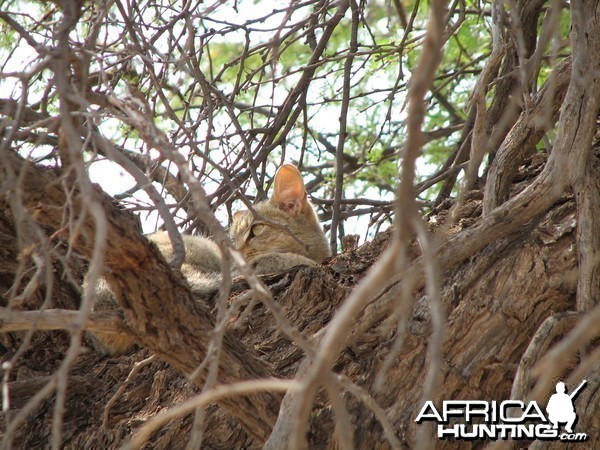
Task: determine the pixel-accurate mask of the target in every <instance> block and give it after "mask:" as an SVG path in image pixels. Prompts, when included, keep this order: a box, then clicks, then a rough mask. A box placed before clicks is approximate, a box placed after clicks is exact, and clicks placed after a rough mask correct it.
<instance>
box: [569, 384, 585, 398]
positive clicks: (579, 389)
mask: <svg viewBox="0 0 600 450" xmlns="http://www.w3.org/2000/svg"><path fill="white" fill-rule="evenodd" d="M586 383H587V380H583V381H582V382H581V384H580V385H579V386H577V389H575V390H574V391H573V392H572V393H570V394H569V397H570V398H571V400H573V399H574V398H575V396H576V395H577V394H579V391H581V389H582V388H583V386H585V384H586Z"/></svg>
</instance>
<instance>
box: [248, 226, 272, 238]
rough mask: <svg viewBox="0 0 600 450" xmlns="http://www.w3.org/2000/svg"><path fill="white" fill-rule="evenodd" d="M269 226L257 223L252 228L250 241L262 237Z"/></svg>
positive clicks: (249, 234)
mask: <svg viewBox="0 0 600 450" xmlns="http://www.w3.org/2000/svg"><path fill="white" fill-rule="evenodd" d="M266 229H267V226H266V225H265V224H263V223H255V224H254V225H252V226H251V227H250V232H249V233H248V239H252V238H254V237H256V236H260V235H261V234H262V233H263V232H264V231H265V230H266Z"/></svg>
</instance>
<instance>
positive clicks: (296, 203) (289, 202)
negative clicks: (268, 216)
mask: <svg viewBox="0 0 600 450" xmlns="http://www.w3.org/2000/svg"><path fill="white" fill-rule="evenodd" d="M273 201H274V203H275V204H276V205H277V206H278V207H279V209H281V210H283V211H287V212H291V213H300V212H302V210H303V209H304V204H305V203H306V191H305V189H304V181H303V180H302V176H301V175H300V172H299V171H298V169H296V168H295V167H294V166H292V165H290V164H284V165H283V166H281V167H280V168H279V170H278V171H277V174H276V175H275V191H274V192H273Z"/></svg>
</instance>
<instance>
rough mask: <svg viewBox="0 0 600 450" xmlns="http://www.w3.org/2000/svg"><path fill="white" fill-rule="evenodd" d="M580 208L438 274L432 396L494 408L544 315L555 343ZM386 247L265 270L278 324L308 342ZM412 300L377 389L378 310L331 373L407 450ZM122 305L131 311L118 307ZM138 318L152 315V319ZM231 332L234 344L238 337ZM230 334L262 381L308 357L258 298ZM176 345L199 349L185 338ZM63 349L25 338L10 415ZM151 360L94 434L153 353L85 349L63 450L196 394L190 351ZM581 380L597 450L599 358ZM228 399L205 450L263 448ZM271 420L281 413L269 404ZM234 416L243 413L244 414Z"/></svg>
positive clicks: (423, 332) (367, 427) (413, 400)
mask: <svg viewBox="0 0 600 450" xmlns="http://www.w3.org/2000/svg"><path fill="white" fill-rule="evenodd" d="M538 164H539V161H538ZM537 171H538V167H535V166H533V167H531V169H530V172H529V173H530V174H535V173H537ZM529 179H530V178H528V177H527V176H525V180H524V181H523V182H521V183H520V184H518V185H515V187H514V189H515V190H519V189H522V188H523V187H524V186H525V185H526V184H527V181H528V180H529ZM481 208H482V196H481V195H473V196H472V197H471V198H470V199H469V200H468V202H467V203H466V204H465V205H464V206H463V209H462V211H461V214H460V217H461V221H460V222H459V224H458V225H457V226H456V227H455V228H453V229H451V230H449V231H445V229H444V227H443V226H442V224H443V223H444V222H445V218H446V216H447V211H446V210H444V211H441V212H439V214H438V215H437V216H436V220H437V223H438V225H437V226H436V227H435V228H434V229H433V231H434V233H437V234H438V235H439V236H440V238H441V237H442V236H444V238H447V237H448V235H454V234H457V233H460V232H461V231H462V230H465V229H468V228H471V227H473V226H475V225H477V222H478V221H480V220H481V219H480V218H479V217H480V215H481ZM576 214H577V213H576V208H575V202H574V199H573V197H570V196H567V197H564V198H563V199H562V200H561V201H559V202H558V203H557V204H556V205H555V206H554V207H553V208H551V209H550V210H549V211H548V212H547V213H546V214H544V215H543V216H541V217H540V218H538V219H536V220H534V221H531V222H529V223H527V224H526V225H524V226H522V227H520V229H519V230H518V231H517V232H515V233H513V234H512V235H510V236H509V237H508V238H505V239H502V240H498V241H495V242H493V243H491V244H489V245H487V246H486V247H485V248H484V249H483V250H482V251H480V252H478V253H477V254H476V255H474V256H473V257H472V258H471V259H469V260H468V261H467V262H466V263H465V264H462V265H460V266H458V267H457V268H456V269H454V270H451V271H448V272H447V273H446V274H445V277H444V295H443V304H444V308H445V310H446V313H447V316H448V318H449V320H448V327H447V330H446V337H445V340H444V347H443V349H444V350H443V355H444V370H443V373H442V374H441V375H442V380H443V381H442V393H441V398H446V399H467V398H471V399H482V400H485V399H487V400H496V401H500V400H502V399H508V398H510V396H511V389H512V386H513V382H514V380H515V376H516V373H517V368H518V367H519V365H520V363H521V362H522V361H521V360H522V358H523V356H524V354H525V353H526V351H527V349H528V347H529V345H530V343H531V339H532V337H533V336H534V335H535V334H536V332H537V331H538V328H540V326H541V325H542V324H544V323H545V321H547V320H548V319H551V318H553V317H560V316H561V314H564V313H569V312H570V314H571V315H570V316H568V317H572V319H571V320H570V321H569V322H567V323H566V324H565V325H564V326H562V327H559V328H558V329H557V330H556V331H555V334H554V335H552V336H551V339H550V341H551V342H556V341H558V340H559V339H560V338H561V337H563V336H564V335H566V334H567V333H568V332H569V330H570V329H571V328H572V327H573V326H574V325H575V324H576V323H577V321H578V317H579V316H578V315H577V313H576V312H575V311H576V310H577V305H576V292H577V255H578V250H577V247H576V241H575V234H576V227H575V225H576V221H575V217H576ZM9 228H10V227H7V228H5V229H4V230H3V233H7V232H8V231H9ZM440 233H442V234H440ZM388 239H389V235H388V234H382V235H381V236H380V237H378V238H377V239H376V240H375V241H373V242H371V243H369V244H367V245H365V246H362V247H361V248H359V249H357V250H351V251H349V252H347V253H344V254H342V255H340V256H338V257H337V258H335V259H333V260H332V261H331V262H329V263H328V264H327V265H326V266H325V267H321V268H304V269H296V270H292V271H290V272H287V273H284V274H279V275H272V276H267V277H265V282H266V283H267V284H268V285H269V286H270V288H271V290H272V292H273V294H274V296H275V298H276V299H277V301H278V304H279V305H280V306H281V308H282V311H283V312H284V314H285V316H286V317H287V319H288V320H289V321H290V322H291V323H292V324H293V325H294V326H296V327H297V328H298V329H299V330H300V331H301V332H302V334H303V335H305V336H306V337H310V336H313V335H314V334H315V333H318V332H319V331H320V330H322V328H323V327H324V326H326V324H327V323H329V321H330V319H331V317H332V316H333V314H334V313H335V311H336V309H337V307H338V306H339V305H340V304H341V302H342V301H343V300H344V298H345V297H346V296H347V295H348V293H349V292H350V291H351V289H352V288H353V287H354V286H355V285H356V283H357V282H358V281H359V280H360V279H361V278H362V277H363V275H364V274H365V272H366V270H368V268H369V267H370V266H371V264H372V263H373V261H374V260H375V259H376V258H377V256H378V255H379V254H381V252H382V251H383V250H384V249H385V246H386V243H387V241H388ZM4 286H6V285H4ZM416 294H417V298H418V300H417V302H416V304H415V307H414V309H413V310H412V312H411V316H410V320H409V323H408V332H407V334H406V336H405V342H404V346H403V349H402V350H401V352H400V353H399V354H398V355H397V356H396V358H395V359H394V361H395V362H394V364H392V366H391V367H390V369H389V371H388V373H387V374H386V377H385V383H384V385H383V386H384V387H383V388H382V389H379V390H378V389H375V388H374V386H373V382H374V380H375V377H376V376H377V375H378V373H379V371H380V368H381V360H382V358H383V357H384V356H385V355H386V354H387V352H388V351H389V348H390V345H391V343H392V342H393V341H394V338H395V336H396V332H397V331H396V329H395V327H394V325H393V321H390V320H391V319H389V318H386V317H387V316H384V319H383V320H379V321H377V322H375V323H372V322H369V321H370V320H372V318H373V315H372V314H370V312H369V310H367V311H366V312H365V314H364V315H363V316H362V317H361V318H360V319H359V320H358V321H357V323H356V329H357V330H360V333H358V332H357V334H356V336H355V337H354V339H353V342H352V345H350V346H348V347H347V348H346V349H345V350H344V351H343V352H342V354H341V356H340V358H339V359H338V361H337V363H336V366H335V371H336V372H339V373H341V374H344V375H345V376H346V377H347V378H348V379H349V380H352V381H353V382H354V383H355V384H357V385H359V386H361V388H362V389H363V390H364V392H366V393H368V394H369V395H370V396H371V397H372V398H373V399H374V400H375V401H376V402H377V403H378V404H379V405H380V406H381V407H382V408H383V409H384V411H385V413H386V416H387V417H388V419H389V420H390V421H391V423H392V424H393V429H394V431H395V432H396V433H397V436H398V438H399V439H400V441H401V442H402V445H403V446H405V447H406V448H410V447H412V446H413V445H414V444H415V436H416V432H417V430H418V426H417V425H416V424H415V423H414V418H415V415H416V413H417V408H418V402H419V399H420V394H421V389H422V383H423V373H424V371H425V370H426V367H427V364H428V362H427V358H426V355H427V338H428V336H429V333H430V332H431V327H430V318H429V312H428V306H427V299H426V296H425V295H423V293H416ZM239 295H242V293H240V292H236V293H234V295H233V296H232V298H231V301H237V300H238V299H240V297H239ZM71 299H72V300H73V301H74V302H75V303H74V304H76V303H77V300H76V298H73V294H71ZM246 303H247V301H246V302H245V303H244V304H246ZM124 305H127V303H125V302H124ZM373 306H376V303H374V304H373ZM167 310H168V311H169V315H170V314H171V311H173V315H172V316H171V317H177V315H178V312H177V308H171V306H169V307H166V306H165V307H164V309H163V311H167ZM146 314H147V315H148V317H150V315H151V314H153V312H146ZM207 314H210V313H207ZM162 315H165V314H164V313H163V314H162ZM175 332H176V333H183V332H181V331H177V330H176V331H175ZM231 336H234V334H233V331H232V334H231ZM235 336H236V338H239V340H238V341H236V344H235V345H236V346H237V348H243V349H245V350H244V351H245V352H246V353H249V354H251V356H252V357H253V358H255V359H257V360H262V363H261V364H262V366H263V367H266V368H268V369H267V370H268V374H270V375H276V376H279V377H292V376H293V375H294V374H295V372H296V370H297V368H298V365H299V364H300V362H301V360H302V358H303V352H302V351H301V350H300V349H299V348H298V346H297V345H296V343H294V342H293V341H292V340H290V339H288V338H286V337H285V336H283V335H282V334H281V332H280V330H279V328H278V326H277V324H276V322H275V320H274V318H273V316H272V315H271V313H270V312H269V311H268V309H267V308H266V307H265V306H264V305H262V304H258V305H256V306H254V307H253V308H252V312H251V314H250V315H249V316H248V317H247V319H246V320H245V321H244V322H243V324H242V328H241V329H239V330H237V331H235ZM153 339H157V338H156V337H154V338H153V337H149V338H148V341H147V342H153ZM186 339H188V340H189V339H191V338H190V337H187V338H186ZM232 339H233V338H232ZM18 342H19V338H18V334H17V333H8V334H5V335H4V337H3V345H4V346H5V348H6V350H7V351H9V352H10V350H11V349H12V348H15V347H16V345H17V344H18ZM140 342H141V343H143V344H145V342H146V341H145V340H144V339H143V338H140ZM156 345H157V346H163V345H168V349H170V350H171V351H177V350H175V346H174V345H170V344H168V343H165V342H164V341H160V342H159V343H158V344H156ZM184 345H194V344H192V343H189V344H188V343H187V341H186V343H185V344H184ZM228 345H229V344H228ZM67 346H68V339H67V335H66V334H65V333H64V332H40V333H37V334H36V335H35V342H34V344H33V345H32V346H31V348H30V351H29V352H28V354H27V356H26V357H25V358H22V360H21V362H20V366H19V368H18V370H16V371H15V372H14V379H13V380H11V383H10V384H9V389H10V391H11V392H12V396H11V399H12V403H11V408H12V410H14V411H17V410H18V409H19V408H20V407H21V406H22V405H23V404H25V402H26V401H27V400H28V399H29V398H31V396H32V395H34V394H35V392H36V391H37V390H38V389H39V387H40V386H41V385H43V383H44V382H45V380H46V379H47V377H48V376H50V375H51V374H52V372H53V370H54V368H55V367H56V364H57V361H58V360H59V359H60V358H61V354H62V352H64V351H65V350H66V347H67ZM196 351H197V350H196ZM543 353H545V351H544V352H541V353H540V354H536V355H535V357H534V360H535V361H537V360H538V359H539V358H540V357H541V356H542V355H543ZM157 354H158V355H159V356H160V357H161V358H162V359H164V360H165V361H169V362H171V361H176V362H175V364H173V363H171V364H170V365H167V364H165V362H161V361H156V362H153V363H151V364H150V365H148V366H147V367H144V368H143V369H142V370H141V371H140V372H139V374H138V375H137V376H136V377H134V378H133V380H132V381H131V382H130V384H129V385H128V386H127V388H126V389H125V392H124V393H123V394H122V395H121V396H120V398H119V399H118V400H117V401H116V403H114V404H113V405H112V407H111V409H110V414H109V429H108V430H103V429H102V427H101V423H102V414H103V408H104V407H105V405H106V403H107V401H108V399H109V398H110V397H111V396H112V395H113V394H114V392H115V391H116V389H117V388H118V386H119V385H120V383H122V381H123V380H124V379H125V377H126V375H127V373H128V371H129V370H130V368H131V365H132V364H133V362H135V361H140V360H142V359H144V358H145V357H147V356H148V352H147V351H146V350H144V349H139V350H136V351H132V352H130V353H129V354H127V355H124V356H121V357H116V358H111V357H107V356H104V355H100V354H98V353H96V352H95V351H93V350H92V349H90V351H88V352H86V353H84V354H82V355H81V356H80V357H79V359H78V360H77V363H76V366H75V367H74V368H73V370H72V372H71V376H70V379H69V389H68V398H67V408H66V411H67V414H66V416H65V432H64V442H65V448H98V449H100V448H117V447H118V446H119V445H121V444H123V442H124V441H126V440H127V439H128V438H129V437H131V435H132V433H133V432H135V430H136V429H138V428H139V427H140V426H142V425H143V424H144V423H145V422H146V421H147V419H148V418H149V417H151V416H153V415H155V414H156V413H157V412H159V411H161V410H162V409H163V408H165V407H169V406H174V405H177V404H179V403H181V402H182V401H183V400H185V399H186V398H189V397H190V396H192V395H193V394H194V393H196V392H197V388H195V387H194V386H193V385H192V384H190V383H189V382H188V381H187V380H186V379H185V378H184V377H183V376H182V375H181V370H177V369H179V368H180V365H181V364H184V363H185V364H187V366H190V367H192V366H193V364H192V363H193V362H194V360H193V357H194V356H193V355H194V354H195V353H194V350H193V349H190V351H189V353H188V359H187V361H186V362H184V363H179V362H178V361H177V360H176V359H175V358H172V359H171V360H168V359H167V357H166V352H165V351H164V350H162V351H160V352H157ZM179 357H181V356H179ZM535 361H534V362H535ZM576 363H577V357H574V358H572V359H571V364H570V367H574V366H575V365H576ZM178 364H179V366H178ZM186 370H188V369H186ZM565 374H566V373H565ZM586 376H587V379H588V383H589V386H588V388H586V390H585V391H584V392H583V393H582V395H581V397H580V398H579V399H578V401H577V412H578V414H579V417H580V422H579V423H578V425H577V426H578V429H580V430H585V432H587V433H588V434H589V435H590V438H591V440H590V441H588V443H586V446H587V445H589V446H590V448H592V447H594V446H597V445H600V410H599V409H598V407H599V405H600V389H598V387H599V386H600V364H596V365H595V366H594V367H592V368H591V370H590V371H589V372H588V373H587V375H586ZM534 382H535V379H534V378H533V375H531V374H529V375H528V376H527V377H526V380H525V381H524V382H522V384H523V385H525V386H528V387H531V386H532V385H533V383H534ZM344 398H345V401H346V403H347V407H348V410H349V414H350V417H351V421H352V423H353V424H354V425H355V427H356V433H355V436H354V439H355V444H356V447H357V448H364V449H371V448H390V446H389V443H388V442H387V441H386V439H385V437H384V435H383V433H382V429H381V425H380V424H379V422H378V421H377V419H376V418H375V416H374V415H373V413H372V411H371V410H370V409H369V408H368V407H367V406H366V405H365V403H364V401H362V400H364V398H363V399H362V400H359V399H357V398H356V397H355V396H353V395H350V394H346V396H345V397H344ZM236 402H237V400H236ZM52 405H53V402H52V400H48V401H46V402H45V403H43V404H42V406H41V407H40V408H38V409H37V410H36V412H35V414H34V415H32V416H31V418H30V420H28V421H27V422H26V423H25V425H24V426H23V427H22V429H20V430H19V434H18V439H17V440H16V441H15V447H17V448H40V447H44V446H45V445H47V442H48V439H49V435H50V427H51V421H52ZM236 405H237V408H238V413H237V415H236V417H235V419H233V418H231V416H230V415H229V414H226V413H225V411H228V408H227V406H228V405H226V404H225V405H223V406H225V408H224V409H221V408H219V407H217V406H214V407H211V408H209V410H208V416H207V419H206V420H207V421H206V430H207V431H206V434H205V442H204V446H203V448H223V449H225V448H247V447H254V446H256V445H257V443H258V442H259V441H256V440H254V439H253V438H252V437H251V436H249V435H248V433H247V431H245V430H244V427H242V426H240V423H244V421H246V420H249V417H250V416H251V415H252V414H255V413H253V412H252V410H250V409H249V408H248V404H247V403H236ZM271 413H272V414H273V415H275V414H276V413H277V406H276V405H275V406H273V409H272V411H271ZM240 416H244V418H242V419H240ZM191 424H192V417H191V416H185V417H182V418H180V419H177V420H175V421H172V422H170V423H169V424H168V426H165V427H163V428H160V429H159V430H157V431H156V432H155V433H153V434H152V436H151V438H150V442H151V446H152V447H153V448H183V447H184V446H185V444H186V442H187V439H188V438H189V433H190V429H191ZM271 425H272V423H271ZM333 430H334V419H333V417H332V411H331V409H330V406H329V403H328V398H327V397H326V396H325V395H320V396H319V397H318V399H317V402H316V404H315V406H314V410H313V414H312V423H311V433H310V436H309V439H310V441H309V442H310V444H309V445H310V448H327V447H330V446H332V445H333V446H335V442H336V439H335V437H333V436H334V431H333ZM437 444H438V445H437V446H438V447H439V448H471V446H472V445H473V444H471V443H466V442H462V443H459V442H452V441H438V442H437ZM521 444H523V443H521ZM525 444H526V443H525ZM560 445H561V446H562V445H563V444H560ZM557 448H558V447H557ZM561 448H563V447H561Z"/></svg>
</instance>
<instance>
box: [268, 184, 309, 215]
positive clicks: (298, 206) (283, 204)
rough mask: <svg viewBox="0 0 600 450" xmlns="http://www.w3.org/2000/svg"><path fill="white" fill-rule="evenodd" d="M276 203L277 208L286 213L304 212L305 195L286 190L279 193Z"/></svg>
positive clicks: (293, 190)
mask: <svg viewBox="0 0 600 450" xmlns="http://www.w3.org/2000/svg"><path fill="white" fill-rule="evenodd" d="M275 202H276V203H277V206H278V207H279V208H280V209H282V210H284V211H287V212H293V213H299V212H301V211H302V206H303V203H304V193H303V192H302V193H300V192H298V191H297V190H295V189H286V190H284V191H282V192H278V193H277V196H276V197H275Z"/></svg>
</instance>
